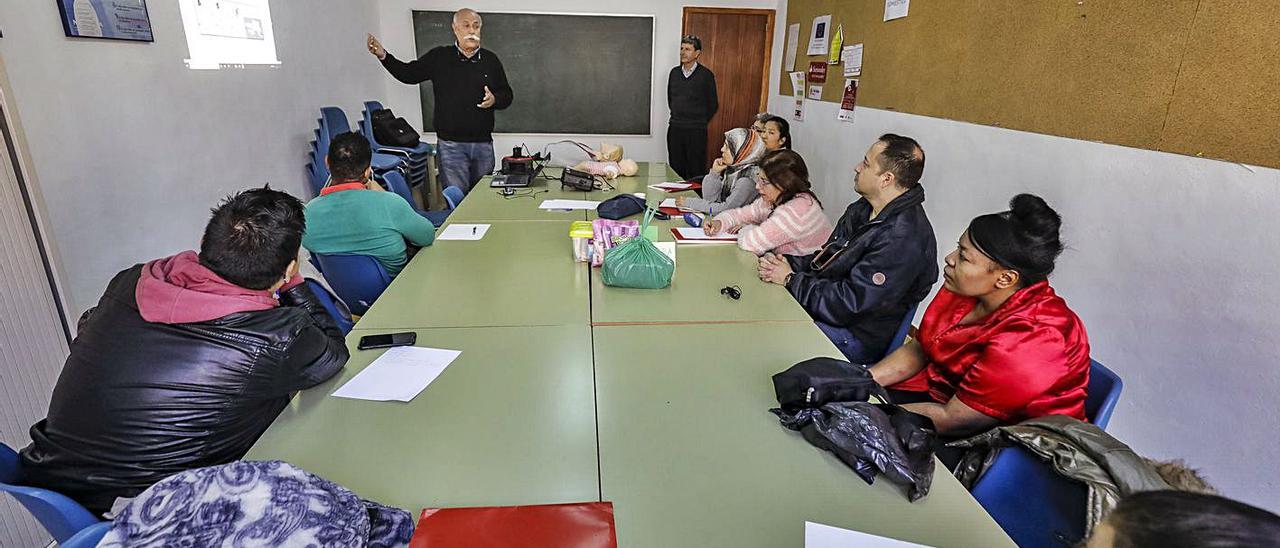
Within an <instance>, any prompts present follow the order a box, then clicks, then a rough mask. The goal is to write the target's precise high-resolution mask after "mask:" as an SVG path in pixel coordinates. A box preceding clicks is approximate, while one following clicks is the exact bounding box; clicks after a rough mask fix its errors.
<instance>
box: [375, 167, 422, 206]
mask: <svg viewBox="0 0 1280 548" xmlns="http://www.w3.org/2000/svg"><path fill="white" fill-rule="evenodd" d="M382 182H383V183H386V185H387V190H390V191H391V192H394V193H396V194H397V195H399V196H400V197H401V198H404V201H406V202H409V205H410V206H411V207H413V209H414V210H417V209H418V204H415V203H413V191H411V190H409V183H406V182H405V181H404V175H401V174H400V172H399V171H388V172H386V173H383V174H382Z"/></svg>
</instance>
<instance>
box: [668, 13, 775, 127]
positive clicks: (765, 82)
mask: <svg viewBox="0 0 1280 548" xmlns="http://www.w3.org/2000/svg"><path fill="white" fill-rule="evenodd" d="M777 11H778V10H773V9H766V8H712V7H704V6H685V7H684V11H683V12H682V13H681V15H680V35H681V36H682V37H683V36H684V29H685V28H687V27H688V24H689V15H690V14H694V13H710V14H715V15H764V16H765V17H767V18H768V19H767V21H766V22H765V26H766V28H765V37H766V39H765V41H764V67H763V70H762V71H761V72H760V75H761V76H762V78H761V82H760V104H759V105H758V106H757V108H756V112H767V111H768V110H769V109H768V108H767V107H768V106H769V80H770V78H771V76H772V74H773V73H772V72H771V70H770V67H771V66H772V65H773V40H774V38H775V37H774V35H773V31H774V24H775V19H776V17H777Z"/></svg>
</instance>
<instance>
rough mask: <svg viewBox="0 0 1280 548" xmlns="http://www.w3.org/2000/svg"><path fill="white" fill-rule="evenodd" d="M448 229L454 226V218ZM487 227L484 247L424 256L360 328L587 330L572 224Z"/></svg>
mask: <svg viewBox="0 0 1280 548" xmlns="http://www.w3.org/2000/svg"><path fill="white" fill-rule="evenodd" d="M474 193H475V192H472V194H473V195H474ZM471 199H472V198H470V197H468V198H467V201H469V200H471ZM464 207H465V205H464ZM459 211H461V209H459ZM449 222H450V223H453V222H456V221H454V219H453V218H452V215H450V219H449ZM490 224H491V226H490V227H489V231H488V233H486V234H485V236H484V238H483V239H481V240H478V241H437V242H435V243H434V244H432V245H431V246H429V247H425V248H422V250H420V251H419V252H418V254H417V256H415V257H414V258H413V260H412V261H410V262H409V265H408V266H407V267H405V269H404V271H402V272H401V273H400V275H399V276H397V277H396V279H395V281H394V282H392V284H391V287H389V288H387V290H386V292H384V293H383V294H382V296H381V297H379V298H378V300H377V302H375V303H374V304H373V307H371V308H370V309H369V312H368V313H367V314H365V316H364V317H363V318H361V319H360V322H359V324H358V326H359V327H360V328H363V329H412V328H424V327H487V326H528V325H570V324H572V325H586V324H588V323H589V322H590V313H591V310H590V305H589V296H588V292H589V291H590V282H589V280H588V277H589V273H588V272H587V270H588V267H587V265H586V264H585V263H576V262H573V260H572V246H571V242H570V240H569V222H568V221H564V222H556V223H550V222H533V221H508V222H492V223H490Z"/></svg>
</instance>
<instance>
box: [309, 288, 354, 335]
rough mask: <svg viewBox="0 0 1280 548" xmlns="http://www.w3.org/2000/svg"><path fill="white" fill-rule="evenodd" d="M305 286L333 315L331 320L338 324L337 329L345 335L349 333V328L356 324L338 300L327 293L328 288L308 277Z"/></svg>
mask: <svg viewBox="0 0 1280 548" xmlns="http://www.w3.org/2000/svg"><path fill="white" fill-rule="evenodd" d="M307 287H309V288H311V292H312V293H314V294H315V295H316V299H317V300H319V301H320V304H321V305H322V306H324V309H325V311H326V312H328V313H329V315H330V316H332V317H333V322H334V323H336V324H338V329H340V330H341V331H342V334H343V335H346V334H347V333H350V332H351V328H353V327H355V326H356V324H355V322H353V321H351V316H348V315H347V314H346V313H345V312H344V311H343V310H342V306H341V305H339V304H338V301H337V300H335V298H334V296H333V295H331V294H329V290H328V289H325V288H324V286H323V285H321V284H320V282H317V281H315V280H312V279H310V278H307Z"/></svg>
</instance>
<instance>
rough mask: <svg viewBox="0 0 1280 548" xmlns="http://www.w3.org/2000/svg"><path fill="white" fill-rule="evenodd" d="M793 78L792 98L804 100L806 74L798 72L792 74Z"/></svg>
mask: <svg viewBox="0 0 1280 548" xmlns="http://www.w3.org/2000/svg"><path fill="white" fill-rule="evenodd" d="M790 76H791V96H792V97H796V98H799V99H803V98H804V72H800V71H796V72H792V73H790Z"/></svg>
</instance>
